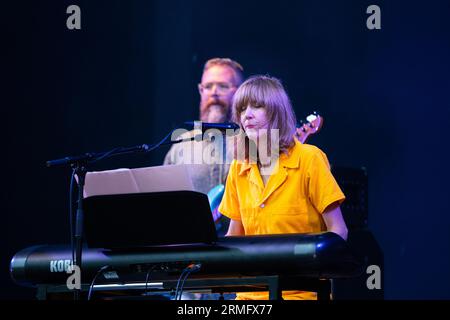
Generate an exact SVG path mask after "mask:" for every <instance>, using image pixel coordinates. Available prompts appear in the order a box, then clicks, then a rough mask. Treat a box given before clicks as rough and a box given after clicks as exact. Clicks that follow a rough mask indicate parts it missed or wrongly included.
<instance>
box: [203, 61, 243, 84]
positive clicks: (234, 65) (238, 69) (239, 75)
mask: <svg viewBox="0 0 450 320" xmlns="http://www.w3.org/2000/svg"><path fill="white" fill-rule="evenodd" d="M214 66H227V67H229V68H231V69H233V71H234V73H235V75H236V76H235V79H234V80H235V81H236V83H235V85H236V86H239V85H240V84H241V83H242V81H244V68H243V67H242V66H241V65H240V64H239V63H238V62H236V61H234V60H232V59H229V58H213V59H209V60H208V61H206V63H205V66H204V67H203V72H205V71H206V70H208V69H209V68H211V67H214Z"/></svg>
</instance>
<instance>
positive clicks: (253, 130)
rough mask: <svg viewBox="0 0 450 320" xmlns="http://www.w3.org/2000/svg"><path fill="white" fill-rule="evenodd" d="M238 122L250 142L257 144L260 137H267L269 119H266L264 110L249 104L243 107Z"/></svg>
mask: <svg viewBox="0 0 450 320" xmlns="http://www.w3.org/2000/svg"><path fill="white" fill-rule="evenodd" d="M240 120H241V125H242V127H243V128H244V130H245V133H246V134H247V136H248V138H249V139H250V140H253V141H255V142H257V141H258V139H260V138H261V137H262V135H267V129H269V119H268V118H267V113H266V108H264V107H261V106H258V105H251V104H249V105H248V106H246V107H243V109H242V111H241V119H240ZM262 129H264V130H262Z"/></svg>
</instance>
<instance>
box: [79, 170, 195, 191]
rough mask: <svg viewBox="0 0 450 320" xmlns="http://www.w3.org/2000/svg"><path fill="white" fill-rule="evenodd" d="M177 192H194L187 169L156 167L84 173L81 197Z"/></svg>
mask: <svg viewBox="0 0 450 320" xmlns="http://www.w3.org/2000/svg"><path fill="white" fill-rule="evenodd" d="M181 190H187V191H195V190H194V187H193V184H192V180H191V179H190V175H189V168H188V166H187V165H170V166H156V167H147V168H136V169H116V170H107V171H93V172H88V173H87V174H86V183H85V187H84V197H85V198H87V197H91V196H96V195H110V194H129V193H146V192H163V191H181Z"/></svg>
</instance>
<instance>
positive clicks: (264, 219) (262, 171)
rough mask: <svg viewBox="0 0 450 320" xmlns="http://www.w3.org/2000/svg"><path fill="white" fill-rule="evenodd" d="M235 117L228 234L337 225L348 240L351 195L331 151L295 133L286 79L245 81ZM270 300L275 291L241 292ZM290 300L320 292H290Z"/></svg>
mask: <svg viewBox="0 0 450 320" xmlns="http://www.w3.org/2000/svg"><path fill="white" fill-rule="evenodd" d="M233 120H234V121H235V122H236V123H238V124H239V125H240V126H241V129H242V130H241V131H243V132H244V136H243V138H242V139H240V142H239V143H238V150H239V149H241V150H243V152H238V153H239V154H240V155H241V156H236V158H235V159H234V160H233V162H232V164H231V167H230V171H229V173H228V178H227V183H226V188H225V193H224V196H223V199H222V202H221V204H220V207H219V211H220V212H221V213H222V214H224V215H225V216H228V217H229V218H230V219H231V221H230V226H229V229H228V233H227V236H243V235H264V234H285V233H311V232H320V231H331V232H334V233H336V234H338V235H340V236H341V237H342V238H344V239H346V238H347V227H346V225H345V222H344V220H343V218H342V213H341V210H340V207H339V206H340V204H341V203H342V202H343V201H344V199H345V196H344V194H343V193H342V191H341V189H340V188H339V186H338V184H337V182H336V180H335V179H334V177H333V175H332V174H331V172H330V167H329V163H328V160H327V157H326V155H325V154H324V153H323V152H322V151H321V150H319V149H318V148H317V147H314V146H311V145H306V144H301V143H300V142H299V141H298V140H296V139H295V138H294V134H295V130H296V119H295V114H294V111H293V109H292V106H291V103H290V101H289V98H288V96H287V94H286V91H285V90H284V88H283V86H282V84H281V82H280V81H279V80H278V79H275V78H272V77H268V76H254V77H251V78H249V79H248V80H247V81H245V82H244V83H243V84H242V85H241V86H240V87H239V89H238V90H237V91H236V93H235V95H234V98H233ZM240 146H241V148H239V147H240ZM235 154H237V153H235ZM267 298H268V293H267V292H254V293H239V294H238V296H237V299H258V300H260V299H267ZM283 298H284V299H315V298H316V294H315V293H312V292H300V291H284V292H283Z"/></svg>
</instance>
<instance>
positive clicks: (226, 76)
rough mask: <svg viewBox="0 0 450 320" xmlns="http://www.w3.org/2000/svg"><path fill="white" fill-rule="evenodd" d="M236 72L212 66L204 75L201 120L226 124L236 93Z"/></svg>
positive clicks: (201, 86) (201, 93) (201, 92)
mask: <svg viewBox="0 0 450 320" xmlns="http://www.w3.org/2000/svg"><path fill="white" fill-rule="evenodd" d="M236 85H237V83H236V77H235V73H234V70H233V69H231V68H230V67H227V66H220V65H219V66H212V67H210V68H209V69H208V70H206V71H205V72H204V73H203V76H202V82H201V83H200V84H199V91H200V98H201V99H200V120H201V121H203V122H226V121H229V119H230V117H231V100H232V98H233V95H234V93H235V92H236V90H237V88H236Z"/></svg>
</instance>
